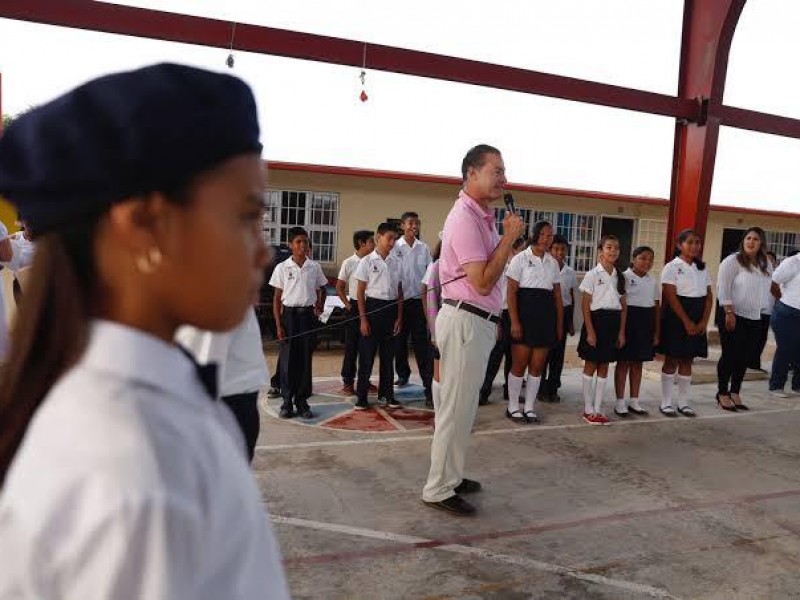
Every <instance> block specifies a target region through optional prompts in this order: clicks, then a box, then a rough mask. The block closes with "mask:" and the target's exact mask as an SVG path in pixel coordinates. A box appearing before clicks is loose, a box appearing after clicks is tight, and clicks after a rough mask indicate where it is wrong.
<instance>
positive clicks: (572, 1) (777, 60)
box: [0, 0, 800, 212]
mask: <svg viewBox="0 0 800 600" xmlns="http://www.w3.org/2000/svg"><path fill="white" fill-rule="evenodd" d="M119 3H122V4H129V5H133V6H140V7H145V8H157V9H159V10H169V11H173V12H180V13H187V14H196V15H201V16H209V17H214V18H220V19H228V20H231V21H236V22H246V23H255V24H259V25H268V26H272V27H279V28H286V29H293V30H298V31H308V32H313V33H320V34H325V35H332V36H337V37H344V38H348V39H356V40H361V41H366V42H371V43H380V44H386V45H394V46H402V47H406V48H412V49H417V50H424V51H428V52H435V53H439V54H447V55H453V56H459V57H465V58H471V59H477V60H483V61H488V62H494V63H498V64H505V65H511V66H516V67H522V68H528V69H534V70H539V71H544V72H551V73H557V74H561V75H567V76H571V77H578V78H582V79H589V80H594V81H600V82H604V83H611V84H616V85H623V86H628V87H633V88H638V89H643V90H648V91H655V92H660V93H665V94H674V93H676V90H677V78H678V60H679V53H680V35H681V31H680V29H681V20H682V11H683V1H682V0H647V1H643V0H559V2H552V0H493V2H491V3H487V2H485V1H478V0H459V1H458V2H455V1H447V0H439V1H438V2H431V0H406V1H405V2H402V3H398V2H392V3H389V2H375V1H374V0H372V1H369V0H336V1H334V0H327V1H326V0H292V1H291V2H286V1H280V2H279V1H276V0H227V1H226V2H224V3H223V2H220V1H219V0H125V1H123V2H119ZM798 30H800V2H797V0H751V2H748V3H747V5H746V6H745V9H744V12H743V14H742V17H741V19H740V21H739V26H738V28H737V31H736V34H735V36H734V41H733V45H732V48H731V55H730V63H729V67H728V81H727V86H726V92H725V98H724V101H725V103H726V104H729V105H732V106H739V107H743V108H751V109H754V110H760V111H765V112H773V113H776V114H783V115H787V116H792V117H797V118H800V78H798V77H797V76H796V75H795V74H794V73H793V71H792V70H791V68H792V67H793V66H795V64H796V62H797V59H796V58H794V57H798V56H800V36H797V35H796V32H797V31H798ZM227 54H228V52H227V50H223V49H212V48H205V47H197V46H189V45H182V44H173V43H167V42H159V41H153V40H147V39H140V38H131V37H124V36H114V35H109V34H100V33H94V32H86V31H78V30H70V29H64V28H57V27H49V26H43V25H34V24H29V23H22V22H18V21H11V20H6V19H0V73H2V77H3V79H2V86H3V88H2V94H3V96H2V108H3V111H4V112H5V113H11V114H15V113H18V112H20V111H23V110H25V109H27V108H28V107H30V106H34V105H36V104H39V103H42V102H45V101H47V100H49V99H51V98H53V97H55V96H57V95H59V94H61V93H63V92H65V91H67V90H68V89H70V88H71V87H74V86H75V85H77V84H79V83H81V82H83V81H86V80H88V79H91V78H93V77H96V76H99V75H102V74H106V73H109V72H114V71H119V70H126V69H130V68H136V67H139V66H143V65H146V64H150V63H154V62H160V61H172V62H180V63H185V64H191V65H196V66H200V67H205V68H209V69H214V70H220V71H228V72H233V73H234V74H236V75H238V76H239V77H241V78H243V79H244V80H245V81H247V82H248V83H249V84H250V85H251V86H252V87H253V90H254V93H255V95H256V99H257V103H258V109H259V118H260V121H261V126H262V130H263V140H262V141H263V142H264V145H265V157H266V158H267V159H270V160H281V161H292V162H303V163H315V164H326V165H340V166H347V167H361V168H376V169H386V170H393V171H409V172H416V173H431V174H437V175H451V176H456V175H458V174H459V168H460V162H461V158H462V157H463V155H464V153H465V151H466V150H467V149H468V148H469V147H471V146H473V145H474V144H476V143H479V142H487V143H491V144H493V145H496V146H497V147H499V148H500V149H501V150H502V151H503V155H504V158H505V161H506V167H507V171H508V177H509V180H510V181H513V182H515V183H524V184H533V185H544V186H556V187H567V188H575V189H582V190H594V191H603V192H610V193H620V194H632V195H640V196H651V197H658V198H667V197H668V196H669V179H670V170H671V166H672V146H673V133H674V123H673V121H672V120H671V119H669V118H665V117H659V116H653V115H643V114H638V113H633V112H629V111H622V110H616V109H609V108H603V107H597V106H591V105H586V104H580V103H574V102H567V101H563V100H555V99H550V98H542V97H537V96H532V95H527V94H520V93H515V92H506V91H499V90H491V89H486V88H480V87H476V86H468V85H463V84H455V83H449V82H442V81H436V80H429V79H423V78H417V77H411V76H406V75H397V74H391V73H383V72H378V71H368V72H367V79H366V89H367V93H368V94H369V100H368V101H367V102H365V103H362V102H361V101H360V100H359V97H358V96H359V94H360V92H361V83H360V81H359V79H358V75H359V72H360V69H357V68H352V67H340V66H334V65H328V64H321V63H312V62H305V61H298V60H291V59H284V58H276V57H269V56H263V55H255V54H247V53H242V52H236V53H235V57H236V64H235V67H234V69H233V70H232V71H231V70H229V69H228V68H227V67H226V66H225V59H226V57H227ZM798 167H800V140H790V139H785V138H779V137H776V136H770V135H765V134H756V133H751V132H746V131H740V130H735V129H731V128H723V129H722V131H721V132H720V141H719V148H718V151H717V166H716V173H715V180H714V185H713V187H712V203H713V204H722V205H730V206H745V207H752V208H763V209H773V210H785V211H791V212H800V185H798V184H800V168H798Z"/></svg>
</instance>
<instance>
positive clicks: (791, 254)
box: [776, 248, 800, 258]
mask: <svg viewBox="0 0 800 600" xmlns="http://www.w3.org/2000/svg"><path fill="white" fill-rule="evenodd" d="M798 254H800V249H798V248H793V249H792V250H790V251H789V254H787V255H786V258H791V257H792V256H797V255H798ZM776 258H777V257H776Z"/></svg>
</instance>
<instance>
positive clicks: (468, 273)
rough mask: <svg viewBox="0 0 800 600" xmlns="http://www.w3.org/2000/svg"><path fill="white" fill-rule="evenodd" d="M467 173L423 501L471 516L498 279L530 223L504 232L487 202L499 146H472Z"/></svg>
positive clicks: (500, 169)
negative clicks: (470, 454)
mask: <svg viewBox="0 0 800 600" xmlns="http://www.w3.org/2000/svg"><path fill="white" fill-rule="evenodd" d="M461 174H462V177H463V180H464V185H463V189H462V191H461V193H460V194H459V197H458V200H456V203H455V205H454V206H453V209H452V210H451V211H450V214H449V215H448V216H447V220H446V221H445V224H444V231H443V233H442V253H441V257H440V263H439V268H440V279H441V281H442V284H443V286H444V287H443V288H442V309H441V310H440V311H439V316H438V317H437V318H436V343H437V346H438V348H439V351H440V353H441V355H442V360H441V363H440V372H441V385H442V388H441V389H442V392H441V404H440V406H439V409H438V410H437V412H436V430H435V432H434V434H433V444H432V446H431V470H430V474H429V475H428V482H427V483H426V484H425V488H424V490H423V491H422V500H423V502H424V503H425V504H427V505H428V506H431V507H433V508H438V509H441V510H444V511H447V512H450V513H451V514H455V515H462V516H466V515H472V514H474V513H475V507H473V506H472V505H471V504H470V503H469V502H467V501H465V500H464V499H463V498H461V495H463V494H469V493H473V492H477V491H479V490H480V489H481V484H480V483H478V482H477V481H473V480H471V479H465V478H464V460H465V457H466V451H467V446H468V444H469V435H470V432H471V431H472V423H473V421H474V420H475V411H476V409H477V406H478V393H479V392H480V387H481V383H482V382H483V375H484V373H485V372H486V362H487V360H488V359H489V353H490V352H491V351H492V347H493V346H494V343H495V339H496V335H497V333H496V324H497V323H498V322H499V320H500V318H499V315H500V312H501V311H502V309H503V306H502V302H503V299H502V293H501V290H500V285H499V281H500V277H501V275H502V274H503V268H504V267H505V265H506V262H507V261H508V258H509V256H510V255H511V249H512V247H513V245H514V242H515V241H516V240H517V239H518V238H519V237H520V236H521V235H522V233H523V232H524V230H525V225H524V223H523V221H522V219H521V218H520V217H518V216H517V215H514V214H511V213H508V214H506V217H505V219H504V221H503V237H502V238H501V237H500V236H498V235H497V231H496V230H495V226H494V212H493V211H492V209H491V208H490V207H489V205H490V204H491V203H492V202H494V201H496V200H499V199H500V197H501V196H502V194H503V186H504V185H505V184H506V170H505V165H504V164H503V157H502V156H501V155H500V151H499V150H498V149H497V148H493V147H492V146H487V145H485V144H481V145H479V146H475V147H474V148H472V149H471V150H470V151H469V152H467V155H466V156H465V157H464V160H463V162H462V164H461ZM453 280H455V281H453Z"/></svg>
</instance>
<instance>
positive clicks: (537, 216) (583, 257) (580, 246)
mask: <svg viewBox="0 0 800 600" xmlns="http://www.w3.org/2000/svg"><path fill="white" fill-rule="evenodd" d="M517 212H518V213H519V214H520V216H521V217H522V219H523V220H524V221H525V229H526V233H530V230H531V227H532V226H533V225H534V224H535V223H536V222H537V221H548V222H549V223H550V224H551V225H553V227H554V229H555V233H557V234H560V235H563V236H564V237H565V238H567V242H569V255H568V256H567V264H568V265H570V266H571V267H572V268H573V269H575V270H576V271H578V272H580V273H585V272H586V271H590V270H591V269H593V268H594V266H595V257H596V246H597V230H598V224H599V222H600V219H599V217H598V216H597V215H584V214H577V213H566V212H558V211H554V210H531V209H528V208H518V209H517ZM494 214H495V222H496V223H497V231H498V232H499V233H500V235H502V234H503V227H502V222H503V217H504V216H505V209H504V208H496V209H495V213H494Z"/></svg>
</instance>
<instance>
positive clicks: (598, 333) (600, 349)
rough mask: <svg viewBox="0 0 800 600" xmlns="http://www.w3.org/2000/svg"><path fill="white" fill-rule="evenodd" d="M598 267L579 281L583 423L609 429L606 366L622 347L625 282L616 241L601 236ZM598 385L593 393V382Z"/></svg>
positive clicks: (610, 236)
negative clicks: (605, 408)
mask: <svg viewBox="0 0 800 600" xmlns="http://www.w3.org/2000/svg"><path fill="white" fill-rule="evenodd" d="M597 251H598V259H599V261H600V262H599V263H598V265H597V266H596V267H595V268H594V269H592V270H591V271H589V272H588V273H586V275H584V277H583V281H581V287H580V290H581V292H583V297H582V298H581V311H582V312H583V328H582V329H581V339H580V341H579V342H578V356H580V357H581V358H582V359H583V360H584V363H583V378H582V381H583V404H584V410H583V420H584V421H585V422H586V423H588V424H589V425H608V423H609V421H608V417H606V416H605V415H604V414H603V411H602V407H603V396H604V395H605V389H606V379H607V378H608V365H609V363H612V362H614V361H615V360H616V358H617V352H618V350H619V348H621V347H623V346H625V320H626V313H627V311H626V304H625V278H624V277H623V276H622V275H621V274H620V273H619V272H618V271H617V269H616V267H615V266H614V265H615V264H616V262H617V259H619V240H618V239H617V238H616V237H615V236H613V235H604V236H603V237H602V238H600V242H599V243H598V245H597ZM595 374H597V381H596V383H595V387H594V390H592V383H593V378H594V376H595Z"/></svg>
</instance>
